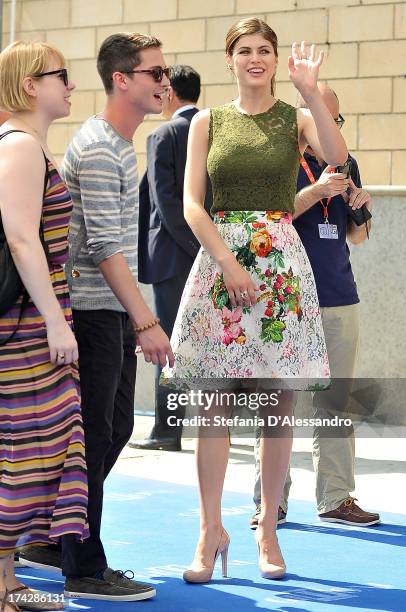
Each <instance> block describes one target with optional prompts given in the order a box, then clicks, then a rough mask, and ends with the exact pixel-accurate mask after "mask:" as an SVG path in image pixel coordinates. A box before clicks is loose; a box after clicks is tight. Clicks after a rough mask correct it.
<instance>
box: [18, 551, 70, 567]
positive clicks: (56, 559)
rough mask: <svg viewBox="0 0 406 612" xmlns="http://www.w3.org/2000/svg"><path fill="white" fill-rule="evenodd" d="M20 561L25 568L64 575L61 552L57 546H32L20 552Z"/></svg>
mask: <svg viewBox="0 0 406 612" xmlns="http://www.w3.org/2000/svg"><path fill="white" fill-rule="evenodd" d="M18 560H19V562H20V564H21V565H22V566H23V567H37V568H39V569H47V570H52V571H54V572H58V573H59V574H61V573H62V559H61V551H60V550H59V549H58V548H57V547H56V546H30V547H29V548H26V549H25V550H22V551H21V552H20V554H19V557H18Z"/></svg>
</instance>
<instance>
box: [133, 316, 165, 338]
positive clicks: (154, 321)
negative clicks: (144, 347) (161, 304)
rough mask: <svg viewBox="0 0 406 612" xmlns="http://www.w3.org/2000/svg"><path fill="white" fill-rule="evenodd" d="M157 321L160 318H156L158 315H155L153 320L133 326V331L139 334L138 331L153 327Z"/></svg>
mask: <svg viewBox="0 0 406 612" xmlns="http://www.w3.org/2000/svg"><path fill="white" fill-rule="evenodd" d="M159 322H160V319H158V317H156V318H155V319H154V320H153V321H150V322H149V323H145V325H140V326H139V327H134V331H135V333H136V334H139V333H140V332H143V331H145V330H146V329H151V327H154V326H155V325H158V323H159Z"/></svg>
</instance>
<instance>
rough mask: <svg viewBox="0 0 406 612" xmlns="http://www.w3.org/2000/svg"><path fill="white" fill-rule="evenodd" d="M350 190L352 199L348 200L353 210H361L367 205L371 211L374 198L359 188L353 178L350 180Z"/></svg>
mask: <svg viewBox="0 0 406 612" xmlns="http://www.w3.org/2000/svg"><path fill="white" fill-rule="evenodd" d="M349 188H350V197H349V200H348V205H349V206H351V208H352V209H353V210H356V209H357V208H361V207H362V206H363V205H364V204H366V207H367V208H368V210H370V209H371V203H372V198H371V196H370V195H369V193H368V191H366V190H365V189H362V188H360V187H357V186H356V185H355V183H354V181H353V180H352V178H351V177H350V178H349Z"/></svg>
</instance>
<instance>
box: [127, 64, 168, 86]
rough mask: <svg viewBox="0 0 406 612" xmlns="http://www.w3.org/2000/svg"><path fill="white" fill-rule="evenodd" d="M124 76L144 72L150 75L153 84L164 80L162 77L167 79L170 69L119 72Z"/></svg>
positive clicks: (157, 67) (159, 67)
mask: <svg viewBox="0 0 406 612" xmlns="http://www.w3.org/2000/svg"><path fill="white" fill-rule="evenodd" d="M121 72H123V73H124V74H138V73H142V72H144V73H145V74H150V75H151V76H152V78H153V79H154V81H155V83H160V82H161V81H162V79H163V78H164V75H165V76H166V78H167V79H169V73H170V68H162V66H153V67H152V68H149V69H148V70H121Z"/></svg>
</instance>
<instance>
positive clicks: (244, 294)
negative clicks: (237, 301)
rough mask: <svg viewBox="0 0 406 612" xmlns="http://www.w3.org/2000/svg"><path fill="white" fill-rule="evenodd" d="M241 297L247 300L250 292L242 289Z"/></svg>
mask: <svg viewBox="0 0 406 612" xmlns="http://www.w3.org/2000/svg"><path fill="white" fill-rule="evenodd" d="M241 297H242V299H243V300H246V299H247V298H248V292H247V291H241Z"/></svg>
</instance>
